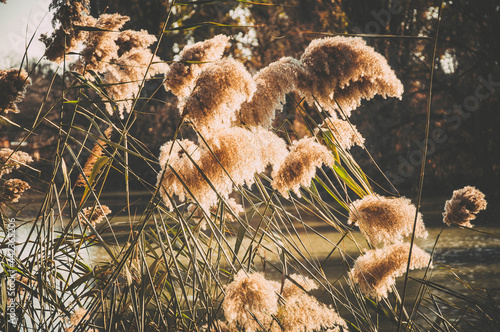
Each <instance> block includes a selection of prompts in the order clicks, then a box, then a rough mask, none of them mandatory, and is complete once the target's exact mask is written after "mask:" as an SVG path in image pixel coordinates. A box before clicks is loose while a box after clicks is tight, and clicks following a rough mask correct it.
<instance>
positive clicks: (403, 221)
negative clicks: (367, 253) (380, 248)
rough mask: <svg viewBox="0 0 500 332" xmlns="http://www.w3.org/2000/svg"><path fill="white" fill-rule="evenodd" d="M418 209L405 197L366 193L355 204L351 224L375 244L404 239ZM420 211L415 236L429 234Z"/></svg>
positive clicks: (350, 219) (351, 214)
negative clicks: (357, 227)
mask: <svg viewBox="0 0 500 332" xmlns="http://www.w3.org/2000/svg"><path fill="white" fill-rule="evenodd" d="M415 215H416V208H415V206H414V205H413V204H412V203H411V201H410V200H409V199H407V198H404V197H398V198H392V197H383V196H379V195H367V196H365V197H363V198H362V199H359V200H357V201H355V202H354V203H352V205H351V208H350V213H349V220H348V222H349V224H351V223H353V224H355V225H357V226H359V229H360V230H361V232H362V233H363V234H364V235H365V236H366V237H367V239H368V240H369V242H370V243H372V244H373V245H376V244H379V243H385V244H389V243H395V242H401V241H403V237H404V236H409V235H410V234H411V232H412V231H413V223H414V220H415ZM427 235H428V233H427V230H426V229H425V225H424V222H423V220H422V215H421V213H419V214H418V216H417V227H416V229H415V236H417V237H423V238H425V237H427Z"/></svg>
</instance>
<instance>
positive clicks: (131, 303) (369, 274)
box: [0, 1, 500, 332]
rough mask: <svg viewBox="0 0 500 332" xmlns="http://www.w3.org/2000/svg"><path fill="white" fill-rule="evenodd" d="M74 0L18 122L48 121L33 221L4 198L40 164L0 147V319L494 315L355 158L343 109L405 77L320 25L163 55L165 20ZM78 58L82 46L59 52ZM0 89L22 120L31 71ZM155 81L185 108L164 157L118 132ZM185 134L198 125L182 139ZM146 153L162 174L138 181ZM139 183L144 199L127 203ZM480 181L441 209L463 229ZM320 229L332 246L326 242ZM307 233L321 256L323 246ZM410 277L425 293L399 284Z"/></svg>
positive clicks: (457, 318)
mask: <svg viewBox="0 0 500 332" xmlns="http://www.w3.org/2000/svg"><path fill="white" fill-rule="evenodd" d="M68 3H71V5H69V7H68V4H65V3H64V4H61V5H60V6H59V7H58V8H56V18H58V20H59V21H60V27H59V28H58V29H57V30H56V31H55V32H54V34H53V35H52V36H45V37H44V42H45V44H46V46H47V53H46V57H47V58H48V59H50V60H52V61H54V62H55V63H61V67H60V70H61V71H62V72H63V78H64V81H63V82H64V87H63V89H62V91H61V96H60V100H58V101H57V103H56V104H55V105H42V106H41V107H40V111H39V114H38V115H37V117H36V119H34V121H33V125H32V127H31V128H23V129H24V130H25V132H26V138H25V139H27V138H28V137H31V136H32V135H36V134H37V130H38V128H39V126H40V125H41V124H42V123H44V124H49V125H50V126H52V127H53V128H55V129H56V130H57V131H58V137H57V152H56V154H55V155H54V159H53V173H52V174H51V175H50V176H48V177H45V178H47V179H48V180H47V181H46V183H44V185H43V189H44V190H45V191H44V193H43V200H42V202H41V204H40V208H39V210H38V212H37V214H36V216H34V217H33V218H25V217H23V214H22V209H21V207H20V206H19V205H18V204H17V203H16V202H17V201H18V199H19V198H20V197H21V195H22V194H23V192H25V191H26V190H29V188H30V185H29V183H33V182H34V181H37V179H36V178H35V177H34V176H33V173H36V172H35V171H36V170H34V169H33V168H30V166H29V164H30V163H31V162H32V159H31V157H30V156H29V155H28V154H26V153H24V152H23V151H21V150H22V148H21V149H17V150H15V151H14V150H10V149H2V150H0V166H1V169H0V174H1V176H2V179H1V190H0V203H1V216H2V221H3V234H2V243H1V246H2V249H3V250H2V254H1V259H2V263H3V271H2V273H1V274H2V279H1V280H2V283H1V291H2V297H1V299H0V302H1V309H2V310H1V312H0V324H1V329H2V330H3V331H73V332H76V331H380V330H386V329H391V328H392V329H394V330H398V331H430V330H433V331H462V330H470V329H477V330H480V329H482V330H492V331H493V330H495V329H498V328H500V315H499V314H498V313H499V310H498V309H499V308H498V303H497V302H495V298H494V297H492V296H489V294H488V293H486V292H483V291H480V290H475V289H473V288H472V287H471V288H470V290H471V292H469V293H459V292H456V291H453V290H451V289H450V288H449V287H447V285H443V284H438V283H436V282H434V281H433V278H432V275H433V272H432V269H436V268H444V267H443V266H442V265H441V264H440V263H439V262H434V261H433V253H434V250H433V251H430V252H426V251H424V250H422V249H420V248H419V247H418V246H417V244H416V243H415V241H414V239H415V237H424V238H425V237H426V236H427V235H428V234H427V231H426V229H425V216H422V215H421V213H420V212H419V202H412V201H411V200H410V199H407V198H404V197H386V196H382V195H380V194H379V193H377V192H375V190H374V188H378V187H379V184H376V183H373V182H372V181H371V180H370V179H369V178H368V177H367V176H366V175H365V173H364V172H363V170H362V169H361V168H360V166H359V165H358V164H357V162H356V160H355V159H354V157H353V156H352V154H351V152H350V150H351V149H365V147H364V141H365V140H364V138H363V137H362V136H361V134H360V133H359V132H358V131H357V129H356V127H355V125H354V124H352V123H351V122H350V120H349V116H350V114H351V112H356V111H357V110H356V108H357V107H358V106H359V105H360V102H361V101H362V100H370V99H372V98H373V97H374V96H376V95H380V96H382V97H385V98H402V97H403V90H404V87H403V85H402V84H401V82H400V81H399V79H398V78H397V77H396V75H395V74H394V72H393V71H392V70H391V68H390V66H389V64H388V63H387V61H386V60H385V58H384V57H383V56H382V55H380V54H378V53H377V52H375V50H374V49H373V48H371V47H370V46H368V45H367V44H366V42H365V41H364V40H363V39H361V38H359V37H339V36H337V37H328V38H321V39H316V40H314V41H313V42H312V43H311V44H310V45H304V52H303V55H302V56H301V57H300V58H297V59H295V58H290V57H288V58H283V59H280V60H278V61H276V62H274V63H272V64H270V65H269V66H267V67H265V68H262V69H261V70H260V71H259V72H257V73H256V74H255V75H251V74H250V73H249V72H248V71H247V69H246V68H245V67H244V66H243V65H242V64H241V63H240V62H238V61H237V60H235V59H232V58H230V57H227V56H225V53H224V52H225V49H226V47H227V46H228V44H229V43H230V38H229V36H224V35H218V36H214V37H213V38H211V39H209V40H206V41H203V42H199V43H196V44H192V45H189V46H185V48H184V50H183V51H182V52H181V53H180V59H179V61H175V62H172V61H170V59H160V58H159V57H158V56H157V55H156V50H157V49H158V47H161V42H162V40H163V39H165V38H168V33H169V29H168V28H169V27H170V24H171V22H169V20H168V19H167V20H166V21H165V23H164V29H163V31H164V32H163V33H162V34H161V35H160V36H151V35H148V34H147V33H146V32H145V31H133V30H123V25H124V24H125V23H126V21H127V20H128V18H127V17H125V16H122V15H119V14H112V15H111V14H103V15H101V16H100V17H98V18H95V17H92V16H90V13H89V11H88V9H87V8H88V7H87V5H88V3H87V2H86V1H70V2H68ZM79 43H83V44H82V45H83V46H82V47H81V48H78V44H79ZM152 45H153V46H154V47H153V48H151V46H152ZM75 52H77V53H78V57H77V58H78V60H76V61H73V62H71V61H68V58H69V55H68V53H70V54H71V53H75ZM73 58H74V56H73ZM167 60H168V61H167ZM432 67H433V66H432ZM0 84H1V86H2V93H3V94H7V95H8V98H4V97H3V95H1V96H2V98H3V99H2V100H1V102H2V104H0V108H1V117H2V119H4V120H5V119H9V121H10V122H9V123H8V124H7V125H14V124H15V121H16V118H15V115H13V114H10V113H13V112H16V111H18V109H17V107H16V106H15V104H16V102H18V101H19V99H20V98H22V95H23V91H24V89H25V86H26V84H29V73H26V72H25V71H23V70H10V71H1V72H0ZM148 84H156V87H157V89H163V88H165V89H166V90H167V91H170V92H171V93H172V94H174V95H175V96H177V97H178V104H177V108H178V110H179V114H180V117H181V120H180V122H179V123H178V124H177V129H176V134H175V137H174V138H173V139H172V140H171V141H169V142H165V144H164V145H163V147H162V148H161V150H160V152H159V153H157V152H156V151H153V152H151V151H149V150H148V149H147V144H145V143H146V142H141V141H140V140H138V139H136V138H135V137H133V136H132V135H131V134H130V129H131V128H132V127H133V126H134V123H135V121H136V119H137V117H140V116H141V110H142V108H143V107H145V105H147V102H148V101H150V100H153V99H154V98H155V94H154V93H155V91H157V89H156V90H155V89H153V90H151V89H150V90H148V91H143V90H145V89H144V87H145V86H146V85H148ZM4 86H8V87H9V89H7V88H5V89H4V88H3V87H4ZM51 89H52V87H51V86H49V87H47V94H48V93H49V91H50V90H51ZM151 91H153V92H151ZM286 96H290V97H295V99H294V98H288V101H289V102H292V103H293V108H294V109H293V112H295V111H296V110H297V112H296V114H302V115H303V119H302V121H303V123H305V124H306V127H307V128H308V130H307V134H306V135H303V136H301V137H299V136H298V135H297V133H296V132H294V130H293V126H291V125H290V121H289V120H288V119H287V117H286V116H285V117H284V118H285V120H284V121H280V120H279V119H278V118H277V117H276V114H277V112H280V111H282V109H283V105H284V103H286V101H287V99H286ZM297 96H299V98H300V100H297V99H296V98H297ZM4 100H5V102H4ZM304 101H306V102H307V104H308V105H309V106H308V107H309V110H311V109H313V113H311V112H310V111H309V112H308V110H306V109H304V108H303V105H304V103H303V102H304ZM8 112H9V114H8ZM48 114H57V116H58V119H59V122H53V121H50V120H48ZM281 118H283V117H280V119H281ZM82 123H84V124H85V126H82V125H80V124H82ZM4 125H5V124H4ZM375 125H376V124H375ZM187 129H189V130H191V132H192V133H194V134H192V135H190V136H189V135H187V137H184V133H185V132H187V131H186V130H187ZM153 135H154V133H153ZM367 158H369V154H368V152H367ZM424 159H425V158H424ZM132 160H133V161H132ZM138 163H142V165H143V166H144V165H145V166H146V167H149V168H151V169H154V170H155V171H156V173H157V178H156V179H155V178H144V177H143V175H142V174H141V173H140V171H138V169H141V168H140V167H138ZM374 167H376V165H374ZM23 170H24V171H23ZM30 172H31V173H30ZM112 172H118V173H120V174H121V175H122V178H123V181H124V188H125V189H124V195H122V196H119V197H117V198H116V200H118V201H120V202H121V203H120V205H121V207H120V209H119V210H115V209H114V208H113V209H111V208H110V207H108V206H106V204H104V201H103V199H102V197H103V195H104V194H105V192H106V188H107V187H108V186H109V181H110V180H109V179H110V174H111V173H112ZM13 176H14V177H20V178H22V179H24V180H27V181H30V182H29V183H28V182H25V181H24V180H21V179H17V178H12V177H13ZM7 177H11V179H8V180H6V178H7ZM132 182H135V183H140V184H141V186H142V190H143V191H144V192H145V194H144V196H147V204H145V205H144V207H143V208H142V209H141V210H139V211H135V212H134V211H132V210H131V209H130V207H131V205H132V202H131V196H132V190H131V185H130V184H131V183H132ZM32 185H33V184H32ZM39 187H40V186H39ZM481 195H482V194H481V193H480V192H478V191H477V189H475V188H472V187H468V188H465V189H463V190H461V191H459V192H456V193H454V195H453V198H452V199H451V200H450V201H449V202H447V203H446V213H445V222H446V223H448V224H459V225H461V226H462V227H464V226H465V227H467V226H472V225H471V224H470V222H469V221H470V220H472V219H474V214H475V213H477V212H479V210H481V209H484V208H485V207H486V201H485V200H484V195H483V196H481ZM443 204H444V202H443ZM18 211H20V212H19V213H18ZM14 219H16V223H14V224H12V222H11V220H14ZM312 219H314V220H316V223H311V222H310V221H311V220H312ZM118 220H121V221H122V223H118V222H117V221H118ZM318 221H319V222H321V223H322V225H323V226H322V227H317V225H318ZM324 227H328V228H329V229H330V230H331V231H335V232H336V233H338V239H339V240H338V241H335V242H334V241H332V240H330V239H328V238H326V237H324V236H323V235H322V232H321V230H322V229H324ZM454 227H458V226H454ZM124 230H125V231H124ZM359 231H361V233H359ZM14 233H15V234H16V237H15V240H14V241H15V246H12V245H11V244H12V243H14V242H12V241H13V240H12V236H13V235H12V234H14ZM360 234H361V235H360ZM316 238H320V239H322V241H323V243H326V244H325V246H326V247H327V248H325V247H324V248H322V250H324V251H326V252H328V255H326V256H323V257H319V256H318V255H317V254H316V253H315V251H314V246H313V243H311V242H312V241H314V240H313V239H316ZM438 239H439V236H438V238H437V239H436V243H435V246H437V245H438ZM9 241H10V242H9ZM346 247H349V248H351V249H349V250H346ZM97 252H99V256H98V257H96V255H97V254H96V253H97ZM332 264H335V266H334V267H332V266H331V265H332ZM329 265H330V266H329ZM332 270H333V271H334V272H333V273H331V274H330V273H326V272H325V271H332ZM410 270H418V271H410ZM451 277H452V272H450V278H451ZM396 280H399V281H403V280H404V287H403V288H401V284H400V283H399V284H396ZM408 284H412V285H413V286H412V287H416V288H417V289H418V293H417V294H416V295H414V296H413V297H411V298H409V296H408V295H407V291H406V289H407V288H408ZM461 308H462V309H463V310H461Z"/></svg>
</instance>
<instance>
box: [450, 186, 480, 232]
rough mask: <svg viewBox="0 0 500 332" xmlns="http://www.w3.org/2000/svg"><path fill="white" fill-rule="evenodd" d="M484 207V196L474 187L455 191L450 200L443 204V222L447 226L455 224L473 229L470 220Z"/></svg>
mask: <svg viewBox="0 0 500 332" xmlns="http://www.w3.org/2000/svg"><path fill="white" fill-rule="evenodd" d="M486 205H487V202H486V200H485V199H484V194H483V193H482V192H481V191H480V190H478V189H476V188H475V187H471V186H466V187H463V188H462V189H458V190H455V191H453V196H452V197H451V199H450V200H447V201H446V203H445V206H444V209H445V211H444V213H443V222H444V223H445V224H447V225H448V226H451V225H452V224H456V225H460V226H464V227H474V225H473V224H471V220H474V219H476V214H477V213H479V211H481V210H484V209H486Z"/></svg>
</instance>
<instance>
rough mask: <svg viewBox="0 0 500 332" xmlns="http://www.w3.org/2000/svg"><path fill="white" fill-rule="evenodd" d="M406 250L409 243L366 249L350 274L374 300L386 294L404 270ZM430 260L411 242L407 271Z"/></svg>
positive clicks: (405, 267) (406, 257)
mask: <svg viewBox="0 0 500 332" xmlns="http://www.w3.org/2000/svg"><path fill="white" fill-rule="evenodd" d="M409 253H410V244H409V243H398V244H393V245H389V246H386V247H384V248H382V249H375V250H369V251H368V252H367V253H366V254H364V255H362V256H360V257H358V259H357V260H356V261H355V263H354V267H353V268H352V270H351V271H350V276H351V277H352V278H353V280H354V282H356V283H357V284H359V288H360V289H361V291H362V292H363V294H365V295H367V296H370V297H373V298H377V299H380V298H383V297H387V295H388V293H389V292H391V287H392V285H394V284H395V283H396V278H397V277H400V276H402V275H403V274H405V273H406V269H407V265H408V256H409ZM429 262H430V255H429V254H428V253H426V252H425V251H423V250H422V249H420V248H419V247H417V246H416V245H413V249H412V255H411V262H410V270H414V269H420V268H424V267H427V264H429Z"/></svg>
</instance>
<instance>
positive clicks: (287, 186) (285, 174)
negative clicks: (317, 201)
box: [272, 137, 334, 198]
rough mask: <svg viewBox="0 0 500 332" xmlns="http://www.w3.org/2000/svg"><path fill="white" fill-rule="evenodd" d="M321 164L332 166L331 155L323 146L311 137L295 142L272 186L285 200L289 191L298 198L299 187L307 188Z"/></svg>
mask: <svg viewBox="0 0 500 332" xmlns="http://www.w3.org/2000/svg"><path fill="white" fill-rule="evenodd" d="M322 164H325V165H327V166H330V165H333V164H334V159H333V156H332V153H331V152H330V151H329V150H328V149H327V148H326V147H325V146H323V145H321V144H319V143H318V142H316V141H315V140H314V138H313V137H306V138H302V139H300V140H299V141H295V142H294V143H293V144H292V147H291V149H290V153H289V154H288V155H287V156H286V158H285V160H284V161H283V164H282V165H281V167H280V169H279V170H278V172H277V174H276V176H275V177H274V179H273V182H272V186H273V188H274V189H276V190H278V191H279V192H280V193H281V194H282V195H283V196H284V197H286V198H288V191H289V190H293V191H294V192H295V193H296V194H297V195H299V196H300V190H299V189H300V186H301V185H302V186H305V187H309V185H310V184H311V180H312V179H313V177H314V176H315V174H316V168H317V167H321V165H322Z"/></svg>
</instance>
